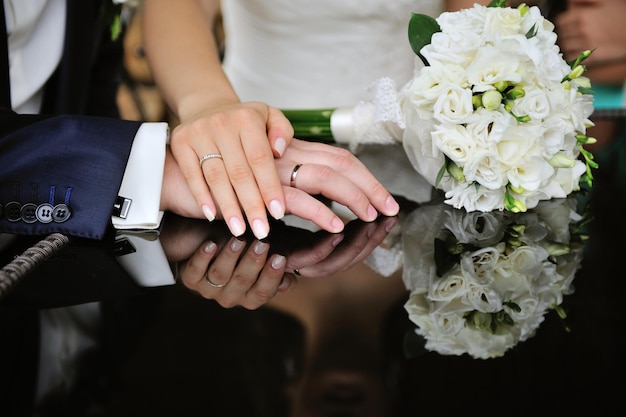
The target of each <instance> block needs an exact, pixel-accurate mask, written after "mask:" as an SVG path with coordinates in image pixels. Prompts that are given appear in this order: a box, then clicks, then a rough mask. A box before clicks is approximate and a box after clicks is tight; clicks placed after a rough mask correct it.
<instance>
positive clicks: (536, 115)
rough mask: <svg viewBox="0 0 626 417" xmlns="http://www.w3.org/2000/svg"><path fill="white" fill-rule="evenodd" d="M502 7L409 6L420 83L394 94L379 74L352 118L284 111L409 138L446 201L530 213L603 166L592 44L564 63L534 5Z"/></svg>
mask: <svg viewBox="0 0 626 417" xmlns="http://www.w3.org/2000/svg"><path fill="white" fill-rule="evenodd" d="M504 3H505V1H504V0H495V1H494V3H492V4H491V5H490V6H489V7H486V6H482V5H478V4H477V5H475V6H474V7H473V8H470V9H463V10H460V11H457V12H447V13H443V14H441V15H440V16H439V17H438V18H437V19H433V18H431V17H429V16H425V15H420V14H414V15H413V16H412V20H411V23H410V25H409V41H410V43H411V47H412V48H413V50H414V52H415V53H416V54H417V56H418V57H419V58H421V59H422V61H423V63H424V64H425V66H424V67H421V66H420V67H421V68H420V69H419V70H416V72H415V76H414V77H413V79H412V80H410V81H409V83H407V84H406V85H405V86H404V87H403V88H402V89H401V90H400V91H398V92H395V91H393V88H392V87H390V82H391V81H390V80H387V79H383V80H378V81H377V82H376V83H375V84H374V85H373V87H372V91H373V95H374V98H373V99H372V100H371V101H369V102H367V103H361V104H359V105H358V106H356V107H355V108H354V109H351V110H349V113H350V114H348V115H346V110H345V109H338V110H335V109H327V110H326V112H325V113H323V112H320V113H319V115H322V116H324V117H327V119H328V121H329V122H328V126H327V128H325V129H324V128H321V129H320V126H319V125H320V124H321V123H318V122H320V119H315V118H311V117H310V116H311V112H309V113H299V112H298V111H295V112H294V111H290V112H287V113H286V114H287V116H288V117H289V118H290V119H291V120H292V122H294V127H295V128H296V136H298V135H300V136H304V137H307V136H311V133H316V132H317V133H320V135H321V136H324V135H325V136H326V138H327V139H328V138H329V137H330V138H331V140H332V141H336V142H347V143H349V144H350V145H352V146H353V147H354V146H355V145H358V144H360V143H372V142H376V143H381V142H386V143H402V145H403V146H404V149H405V151H406V153H407V155H408V157H409V159H410V161H411V163H412V165H413V167H414V168H415V169H416V170H417V171H418V172H419V173H420V174H421V175H422V176H423V177H424V178H425V179H426V180H428V182H430V183H431V184H432V185H433V186H435V187H437V188H439V189H441V190H443V191H444V192H445V196H446V203H448V204H450V205H452V206H454V207H456V208H464V209H466V210H468V211H475V210H477V211H483V212H486V211H492V210H504V209H506V210H509V211H512V212H521V211H522V212H523V211H525V210H527V209H529V208H532V207H535V206H536V205H537V203H538V202H539V201H541V200H549V199H552V198H564V197H566V196H568V195H569V194H570V193H571V192H572V191H576V190H578V189H579V183H580V182H581V181H585V182H586V183H587V184H589V185H591V181H592V179H593V176H592V173H591V168H595V167H596V166H597V165H596V164H595V162H594V161H593V156H592V155H591V154H590V153H589V152H588V151H586V150H585V149H584V148H583V145H584V144H586V143H592V142H594V141H595V139H593V138H590V137H588V136H587V135H586V129H587V127H588V126H591V125H592V122H591V121H590V120H589V117H590V116H591V114H592V112H593V97H592V95H591V94H590V93H589V88H590V82H589V79H587V78H586V77H583V76H582V75H583V73H584V70H585V68H584V66H582V65H581V62H582V61H583V60H584V59H585V58H586V57H587V56H589V54H590V51H586V52H584V53H582V54H581V55H580V57H579V58H578V59H577V60H576V61H575V62H572V63H567V62H566V61H565V60H564V59H563V57H562V54H561V53H560V52H559V48H558V46H557V45H556V40H557V36H556V34H555V33H554V32H553V29H554V25H553V24H552V23H550V22H549V21H548V20H546V19H544V18H543V16H542V15H541V13H540V11H539V8H537V7H528V6H526V5H521V6H519V7H517V8H510V7H504ZM302 114H304V116H302ZM312 120H313V123H311V121H312ZM346 120H347V122H345V121H346ZM305 121H306V123H305ZM300 123H302V124H300ZM346 124H348V125H350V129H347V128H346ZM300 126H301V127H302V128H303V129H300V130H299V127H300ZM346 132H347V133H346ZM313 136H315V135H313Z"/></svg>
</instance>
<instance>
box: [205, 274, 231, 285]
mask: <svg viewBox="0 0 626 417" xmlns="http://www.w3.org/2000/svg"><path fill="white" fill-rule="evenodd" d="M204 279H206V282H208V283H209V285H210V286H211V287H213V288H224V287H225V286H226V284H227V282H225V283H223V284H216V283H214V282H213V281H211V278H209V272H208V271H207V273H206V275H205V276H204Z"/></svg>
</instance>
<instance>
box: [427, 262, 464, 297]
mask: <svg viewBox="0 0 626 417" xmlns="http://www.w3.org/2000/svg"><path fill="white" fill-rule="evenodd" d="M468 286H469V284H468V282H467V278H466V277H465V276H464V275H463V273H462V272H461V268H460V267H459V266H458V265H457V266H456V267H455V268H453V269H452V270H450V271H448V272H447V273H446V274H445V275H444V276H443V277H437V276H434V277H432V280H431V282H430V286H429V287H428V299H429V300H432V301H450V300H452V299H455V298H460V297H461V296H462V294H464V293H465V292H467V291H468V289H469V287H468Z"/></svg>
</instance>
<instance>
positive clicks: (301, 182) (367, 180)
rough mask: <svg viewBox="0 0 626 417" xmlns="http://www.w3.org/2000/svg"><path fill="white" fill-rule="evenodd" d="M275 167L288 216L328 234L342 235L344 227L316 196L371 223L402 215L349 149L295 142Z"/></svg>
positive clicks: (389, 196)
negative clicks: (309, 223) (381, 216)
mask: <svg viewBox="0 0 626 417" xmlns="http://www.w3.org/2000/svg"><path fill="white" fill-rule="evenodd" d="M275 163H276V167H277V169H278V175H279V177H280V181H281V183H282V184H283V186H284V193H285V199H286V212H287V213H289V214H293V215H296V216H298V217H300V218H303V219H305V220H310V221H312V222H314V223H315V224H316V225H317V226H319V227H321V228H322V229H324V230H326V231H329V232H332V233H337V232H341V231H342V230H343V228H344V223H343V221H342V220H341V219H340V218H339V216H337V215H336V214H335V213H334V212H333V211H332V210H331V209H330V208H329V207H327V206H326V204H324V203H323V202H321V201H319V200H318V199H317V198H315V197H314V196H315V195H322V196H324V197H326V198H328V199H329V200H331V201H335V202H337V203H340V204H342V205H345V206H346V207H348V208H349V209H350V210H351V211H352V212H353V213H354V214H355V215H356V216H357V217H358V218H359V219H361V220H363V221H367V222H371V221H373V220H375V219H376V218H377V217H378V215H379V214H382V215H385V216H395V215H396V214H398V212H399V206H398V203H397V202H396V201H395V199H394V198H393V197H392V196H391V194H390V193H389V192H388V191H387V190H386V189H385V187H384V186H383V185H382V184H381V183H380V182H379V181H378V180H377V179H376V178H375V177H374V175H373V174H372V173H371V172H370V171H369V170H368V169H367V167H366V166H365V165H364V164H363V163H362V162H361V161H359V159H358V158H357V157H356V156H355V155H354V154H352V153H351V152H350V151H348V150H346V149H343V148H339V147H336V146H331V145H326V144H323V143H313V142H306V141H302V140H298V139H293V140H292V141H291V144H290V146H289V147H288V148H287V150H286V151H285V154H284V155H283V157H282V158H278V159H275ZM296 167H297V169H296Z"/></svg>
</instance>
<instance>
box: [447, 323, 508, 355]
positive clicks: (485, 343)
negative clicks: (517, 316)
mask: <svg viewBox="0 0 626 417" xmlns="http://www.w3.org/2000/svg"><path fill="white" fill-rule="evenodd" d="M511 330H517V329H515V328H508V331H501V332H499V333H496V334H493V333H490V332H486V331H482V330H478V329H474V328H470V327H466V328H465V329H463V330H462V331H461V332H460V333H459V334H458V336H457V340H458V343H460V344H461V345H463V346H464V347H465V350H466V352H467V353H468V354H469V355H470V356H472V357H474V358H478V359H491V358H497V357H500V356H502V355H504V354H505V353H506V351H507V350H509V349H510V348H512V347H513V346H515V345H516V344H517V343H518V341H519V334H518V333H519V332H517V333H515V334H514V333H511Z"/></svg>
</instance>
